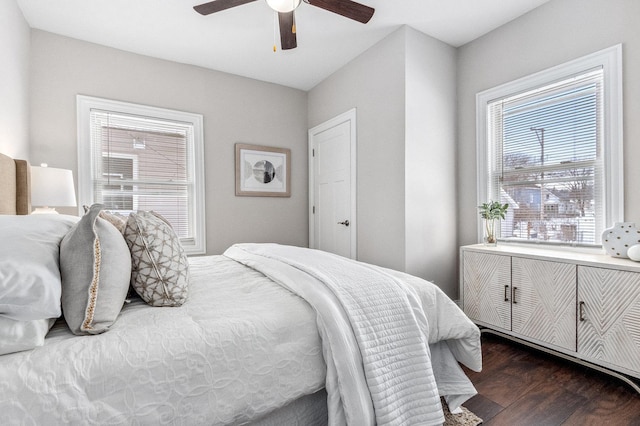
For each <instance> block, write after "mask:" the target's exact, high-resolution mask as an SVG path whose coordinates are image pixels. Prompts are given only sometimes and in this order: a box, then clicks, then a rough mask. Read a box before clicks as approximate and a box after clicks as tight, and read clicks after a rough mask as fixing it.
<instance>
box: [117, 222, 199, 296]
mask: <svg viewBox="0 0 640 426" xmlns="http://www.w3.org/2000/svg"><path fill="white" fill-rule="evenodd" d="M124 237H125V240H127V244H128V245H129V250H130V251H131V265H132V270H131V285H132V286H133V288H134V290H135V291H136V292H137V293H138V294H139V295H140V297H142V299H143V300H144V301H145V302H147V303H148V304H149V305H151V306H180V305H182V304H183V303H184V302H185V301H186V300H187V293H188V286H189V263H188V260H187V256H186V254H185V252H184V249H183V247H182V244H180V240H179V239H178V236H177V235H176V233H175V232H174V230H173V228H172V227H171V225H170V224H169V222H167V220H166V219H165V218H163V217H162V216H160V215H159V214H158V213H155V212H138V213H131V214H130V215H129V219H128V220H127V226H126V227H125V230H124Z"/></svg>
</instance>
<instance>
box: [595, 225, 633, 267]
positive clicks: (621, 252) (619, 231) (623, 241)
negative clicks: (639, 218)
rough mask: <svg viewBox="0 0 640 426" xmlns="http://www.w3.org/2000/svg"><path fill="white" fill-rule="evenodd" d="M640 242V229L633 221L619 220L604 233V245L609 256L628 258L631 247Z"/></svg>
mask: <svg viewBox="0 0 640 426" xmlns="http://www.w3.org/2000/svg"><path fill="white" fill-rule="evenodd" d="M636 244H640V230H638V229H637V228H636V224H635V223H633V222H618V223H616V224H615V225H613V227H611V228H609V229H606V230H605V231H604V232H603V233H602V247H604V250H605V251H606V253H607V254H608V255H609V256H613V257H625V258H628V257H629V256H628V255H627V252H628V250H629V247H631V246H634V245H636Z"/></svg>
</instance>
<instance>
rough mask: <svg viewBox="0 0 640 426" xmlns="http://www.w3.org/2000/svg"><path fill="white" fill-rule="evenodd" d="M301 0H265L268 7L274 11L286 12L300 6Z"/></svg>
mask: <svg viewBox="0 0 640 426" xmlns="http://www.w3.org/2000/svg"><path fill="white" fill-rule="evenodd" d="M300 1H301V0H267V4H268V5H269V7H270V8H271V9H273V10H275V11H276V12H282V13H287V12H291V11H292V10H295V9H296V7H298V6H300Z"/></svg>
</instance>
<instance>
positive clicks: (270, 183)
mask: <svg viewBox="0 0 640 426" xmlns="http://www.w3.org/2000/svg"><path fill="white" fill-rule="evenodd" d="M235 148H236V196H244V197H290V196H291V150H290V149H288V148H275V147H270V146H261V145H250V144H244V143H237V144H236V145H235Z"/></svg>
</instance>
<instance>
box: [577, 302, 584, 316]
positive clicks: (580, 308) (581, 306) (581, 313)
mask: <svg viewBox="0 0 640 426" xmlns="http://www.w3.org/2000/svg"><path fill="white" fill-rule="evenodd" d="M578 314H579V315H578V317H579V319H580V321H584V302H583V301H580V303H578Z"/></svg>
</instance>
